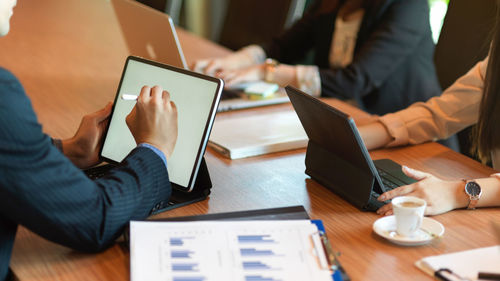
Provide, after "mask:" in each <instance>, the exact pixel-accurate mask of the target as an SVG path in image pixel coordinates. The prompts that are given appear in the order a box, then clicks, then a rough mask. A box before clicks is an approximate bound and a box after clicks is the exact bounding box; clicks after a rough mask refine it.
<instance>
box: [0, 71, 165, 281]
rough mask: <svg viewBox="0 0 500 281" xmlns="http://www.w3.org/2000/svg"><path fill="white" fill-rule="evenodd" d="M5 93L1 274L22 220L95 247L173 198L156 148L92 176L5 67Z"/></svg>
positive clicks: (0, 86)
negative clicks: (54, 138)
mask: <svg viewBox="0 0 500 281" xmlns="http://www.w3.org/2000/svg"><path fill="white" fill-rule="evenodd" d="M0 99H1V101H2V102H1V103H0V280H4V279H5V278H6V276H7V274H8V265H9V259H10V256H11V251H12V245H13V242H14V236H15V234H16V229H17V226H18V225H23V226H25V227H26V228H28V229H30V230H31V231H33V232H35V233H37V234H39V235H40V236H42V237H44V238H46V239H48V240H50V241H53V242H56V243H59V244H62V245H65V246H67V247H70V248H73V249H76V250H79V251H86V252H95V251H100V250H102V249H104V248H106V247H107V246H109V245H110V244H111V243H113V241H114V240H115V239H116V238H117V237H118V236H119V235H120V234H121V233H122V230H123V229H124V227H125V226H126V225H127V223H128V222H129V221H130V220H134V219H144V218H146V217H147V216H148V215H149V214H150V213H151V210H152V209H153V207H154V206H155V205H156V204H157V203H159V202H160V201H163V200H167V199H168V198H169V197H170V194H171V186H170V182H169V179H168V173H167V170H166V167H165V164H164V162H163V161H162V160H161V158H160V157H159V156H158V155H157V154H155V152H153V151H152V150H150V149H148V148H144V147H142V148H136V149H134V150H133V151H132V152H131V153H130V155H128V156H127V157H126V158H125V160H124V161H123V162H122V164H121V165H120V166H119V167H118V168H116V169H114V170H113V171H112V172H110V173H109V174H108V175H107V176H106V177H104V178H102V179H99V180H96V181H92V180H90V179H89V178H87V177H86V176H85V174H84V173H83V172H82V171H81V170H79V169H78V168H77V167H76V166H74V165H73V164H72V163H71V161H70V160H68V158H66V157H65V156H64V155H63V154H62V153H61V152H60V151H59V150H58V149H57V148H56V147H55V146H53V145H52V143H51V139H50V137H49V136H47V135H46V134H44V133H43V132H42V126H41V125H40V124H39V123H38V121H37V118H36V115H35V113H34V111H33V108H32V107H31V103H30V100H29V99H28V97H27V96H26V94H25V93H24V90H23V88H22V86H21V84H20V83H19V82H18V80H17V79H16V78H15V77H14V76H13V75H12V74H11V73H9V72H8V71H6V70H5V69H2V68H0Z"/></svg>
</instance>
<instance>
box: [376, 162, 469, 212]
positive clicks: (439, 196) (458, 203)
mask: <svg viewBox="0 0 500 281" xmlns="http://www.w3.org/2000/svg"><path fill="white" fill-rule="evenodd" d="M403 172H404V173H405V174H406V175H407V176H409V177H410V178H413V179H416V180H418V182H416V183H413V184H409V185H405V186H400V187H397V188H395V189H393V190H390V191H387V192H385V193H383V194H382V195H380V196H379V198H378V200H379V201H385V200H391V199H393V198H395V197H398V196H403V195H407V196H415V197H419V198H422V199H424V200H425V201H426V202H427V209H426V210H425V214H426V215H439V214H442V213H446V212H448V211H451V210H453V209H456V208H463V207H465V206H466V204H467V195H466V194H465V192H464V183H463V181H461V180H458V181H445V180H442V179H440V178H438V177H436V176H434V175H432V174H429V173H425V172H421V171H418V170H415V169H411V168H408V167H406V166H403ZM377 214H379V215H386V216H387V215H392V214H393V210H392V205H391V204H390V203H389V204H386V205H384V206H382V207H380V208H379V209H378V210H377Z"/></svg>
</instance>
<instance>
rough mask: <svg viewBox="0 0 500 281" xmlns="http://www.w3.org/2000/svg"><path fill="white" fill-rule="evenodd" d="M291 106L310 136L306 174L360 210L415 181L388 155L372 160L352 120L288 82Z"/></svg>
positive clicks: (371, 208) (377, 203) (376, 204)
mask: <svg viewBox="0 0 500 281" xmlns="http://www.w3.org/2000/svg"><path fill="white" fill-rule="evenodd" d="M285 89H286V92H287V94H288V96H289V97H290V101H291V102H292V105H293V108H294V109H295V112H296V113H297V115H298V117H299V119H300V122H301V123H302V126H303V127H304V130H305V132H306V134H307V136H308V138H309V142H308V145H307V152H306V160H305V162H306V163H305V164H306V174H308V175H309V176H311V178H312V179H314V180H316V181H318V182H319V183H321V184H322V185H324V186H325V187H327V188H329V189H331V190H332V191H333V192H335V193H337V194H338V195H339V196H341V197H343V198H344V199H346V200H347V201H349V202H351V203H352V204H353V205H354V206H356V207H358V208H360V209H363V210H376V209H378V208H380V207H381V206H382V205H384V204H385V203H384V202H379V201H378V200H377V197H378V196H379V195H380V194H382V193H383V192H385V191H388V190H390V189H393V188H396V187H398V186H402V185H406V184H410V183H414V182H415V180H414V179H411V178H409V177H407V176H406V175H405V174H404V173H403V172H402V171H401V166H400V165H399V164H397V163H396V162H394V161H392V160H389V159H381V160H376V161H372V159H371V157H370V154H369V153H368V150H367V149H366V146H365V144H364V143H363V140H362V139H361V136H360V134H359V132H358V129H357V127H356V124H355V123H354V120H353V119H352V118H351V117H350V116H348V115H347V114H345V113H343V112H342V111H340V110H338V109H336V108H334V107H332V106H330V105H328V104H326V103H324V102H322V101H320V100H319V99H317V98H315V97H312V96H310V95H308V94H306V93H304V92H301V91H300V90H298V89H295V88H293V87H291V86H287V87H286V88H285Z"/></svg>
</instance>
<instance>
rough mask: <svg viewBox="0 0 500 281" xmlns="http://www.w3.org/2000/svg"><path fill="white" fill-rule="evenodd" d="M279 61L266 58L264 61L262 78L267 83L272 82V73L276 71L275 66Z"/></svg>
mask: <svg viewBox="0 0 500 281" xmlns="http://www.w3.org/2000/svg"><path fill="white" fill-rule="evenodd" d="M279 64H280V63H279V62H278V61H277V60H275V59H270V58H268V59H266V60H265V62H264V80H265V81H266V82H269V83H273V82H274V74H275V72H276V67H277V66H278V65H279Z"/></svg>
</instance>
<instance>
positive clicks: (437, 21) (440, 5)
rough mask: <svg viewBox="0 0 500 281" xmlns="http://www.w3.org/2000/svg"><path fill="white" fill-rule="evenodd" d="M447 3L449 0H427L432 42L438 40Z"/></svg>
mask: <svg viewBox="0 0 500 281" xmlns="http://www.w3.org/2000/svg"><path fill="white" fill-rule="evenodd" d="M449 3H450V0H429V7H430V15H429V18H430V24H431V30H432V39H433V40H434V43H436V42H437V41H438V38H439V33H441V27H442V26H443V20H444V16H445V15H446V10H447V9H448V4H449Z"/></svg>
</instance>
